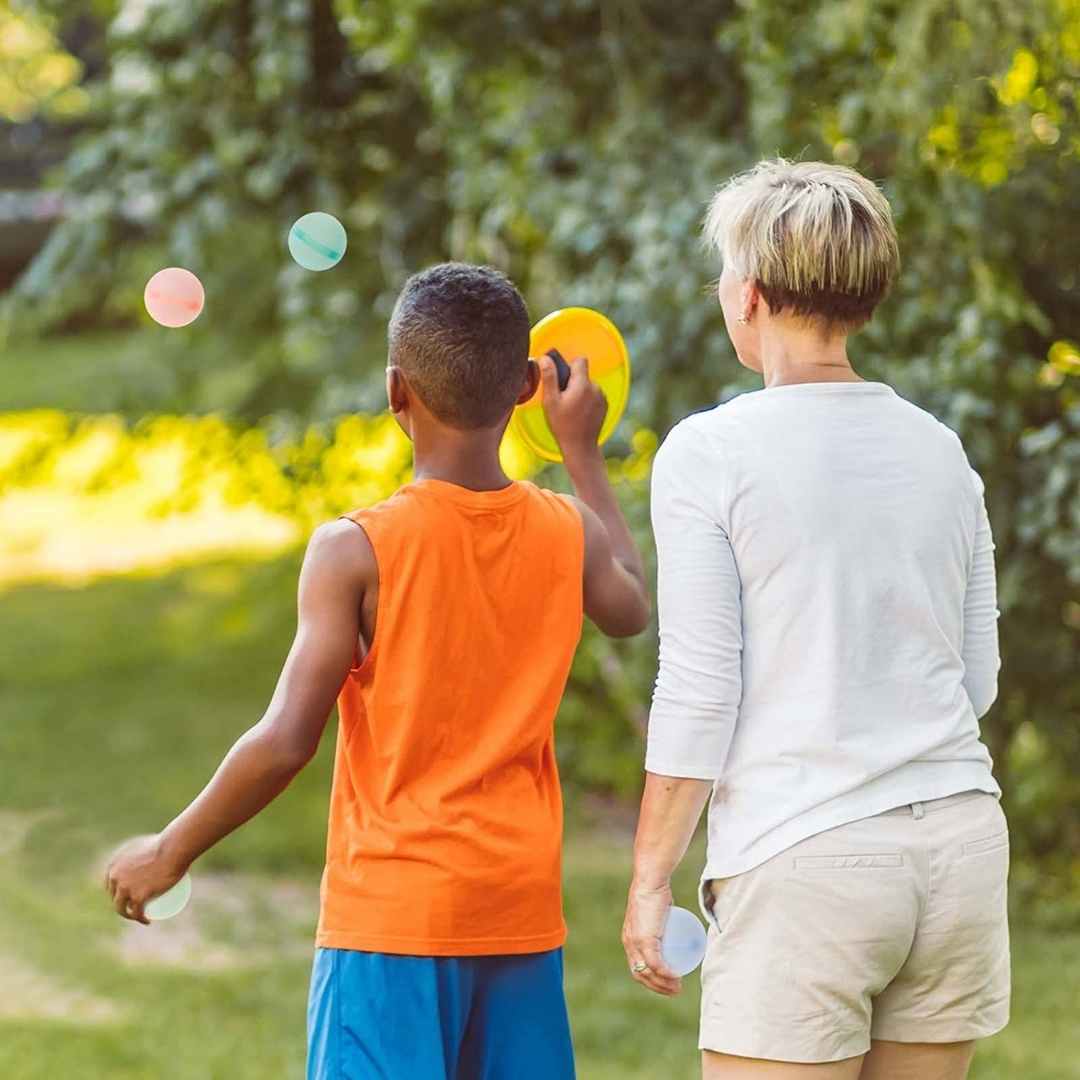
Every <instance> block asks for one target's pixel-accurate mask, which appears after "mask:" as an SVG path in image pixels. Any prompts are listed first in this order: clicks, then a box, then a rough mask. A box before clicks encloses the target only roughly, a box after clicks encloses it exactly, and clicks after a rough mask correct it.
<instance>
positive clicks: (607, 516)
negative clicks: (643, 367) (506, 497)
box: [538, 356, 649, 637]
mask: <svg viewBox="0 0 1080 1080" xmlns="http://www.w3.org/2000/svg"><path fill="white" fill-rule="evenodd" d="M538 362H539V364H540V374H541V378H542V379H543V380H544V412H545V414H546V416H547V421H548V426H549V427H550V428H551V431H552V434H553V435H554V436H555V437H556V439H558V441H559V446H560V447H561V449H562V452H563V460H564V462H565V465H566V471H567V472H568V473H569V475H570V480H571V482H572V483H573V485H574V491H575V492H576V497H571V498H572V499H573V502H574V503H575V504H576V505H577V507H578V509H579V510H580V511H581V517H582V522H583V524H584V528H585V614H586V615H588V616H589V618H590V619H592V621H593V622H594V623H596V625H597V626H598V627H599V628H600V629H601V630H602V631H603V632H604V633H605V634H609V635H610V636H611V637H630V636H631V635H633V634H639V633H641V631H642V630H644V629H645V627H646V625H648V622H649V594H648V584H647V582H646V581H645V569H644V567H643V566H642V562H641V555H640V554H639V552H638V549H637V545H636V544H635V543H634V538H633V536H631V534H630V529H629V527H628V526H627V524H626V519H625V518H624V517H623V513H622V510H621V508H620V507H619V502H618V500H617V499H616V498H615V492H614V491H612V489H611V483H610V481H609V480H608V475H607V467H606V466H605V464H604V456H603V454H602V453H601V452H600V448H599V446H597V443H596V438H597V435H598V433H599V431H600V427H601V425H602V424H603V422H604V415H605V412H606V409H607V402H606V400H605V398H604V395H603V392H602V391H601V390H600V388H599V387H598V386H597V385H596V384H595V383H593V382H590V381H589V365H588V361H587V360H586V359H584V358H581V359H577V360H574V361H573V362H572V363H571V364H570V379H569V381H568V382H567V384H566V389H565V390H562V391H560V390H559V382H558V373H557V371H556V368H555V364H554V362H553V361H552V360H551V358H550V357H547V356H543V357H541V358H540V360H539V361H538Z"/></svg>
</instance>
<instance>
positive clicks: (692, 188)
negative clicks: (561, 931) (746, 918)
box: [18, 0, 1080, 911]
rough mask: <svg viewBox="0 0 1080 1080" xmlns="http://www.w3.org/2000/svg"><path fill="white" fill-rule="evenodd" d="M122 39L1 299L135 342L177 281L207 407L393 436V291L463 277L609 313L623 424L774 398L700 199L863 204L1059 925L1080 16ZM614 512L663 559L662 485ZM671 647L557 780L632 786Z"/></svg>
mask: <svg viewBox="0 0 1080 1080" xmlns="http://www.w3.org/2000/svg"><path fill="white" fill-rule="evenodd" d="M50 6H51V8H52V9H54V10H56V11H63V10H67V9H70V10H71V11H74V9H75V8H76V7H78V5H75V4H70V3H65V2H64V0H53V3H52V4H51V5H50ZM108 40H109V47H110V53H111V61H112V62H111V71H110V74H109V77H108V79H107V80H105V81H103V82H101V83H100V84H99V85H96V86H92V87H90V88H89V89H91V91H92V92H93V95H94V101H95V109H96V112H95V116H96V118H97V119H96V128H95V130H93V131H92V132H91V133H90V134H89V135H88V137H87V138H86V139H85V140H84V142H83V143H82V144H81V145H80V146H79V147H78V148H77V150H76V151H75V153H74V154H73V155H72V157H71V158H70V160H69V161H68V163H67V165H66V167H65V170H64V174H63V176H62V178H61V180H60V182H61V183H62V184H63V185H64V187H65V188H66V189H67V190H68V191H69V192H70V193H71V195H72V196H73V198H74V199H76V200H77V207H78V208H77V210H75V211H73V213H72V216H71V218H70V219H69V220H68V221H67V222H66V223H65V224H64V225H63V226H62V227H60V228H59V229H57V230H56V231H55V233H54V234H53V236H52V238H51V240H50V242H49V244H48V245H47V247H46V248H45V250H44V251H43V252H42V254H41V256H40V257H39V259H38V260H37V262H36V263H35V264H34V265H33V266H32V267H31V269H30V270H29V272H28V273H27V274H26V275H25V276H24V278H23V280H22V282H21V286H20V289H19V294H18V301H19V303H20V308H21V309H25V310H26V311H28V312H31V313H37V317H39V318H44V319H46V320H51V321H53V322H54V323H55V322H56V321H58V320H68V321H69V322H71V321H73V320H77V319H79V318H86V317H87V314H88V313H91V312H92V313H93V314H94V317H95V318H96V317H100V313H101V312H104V313H105V314H106V315H109V316H111V317H113V318H116V319H123V318H129V319H130V318H133V317H135V315H136V314H137V313H138V308H139V302H140V293H141V287H142V284H143V282H144V281H145V280H146V277H147V276H148V275H149V272H151V271H152V270H153V269H156V268H157V267H158V266H160V265H164V264H165V263H167V262H176V263H180V264H182V265H186V266H188V267H190V268H191V269H194V270H195V271H196V272H197V273H199V274H200V276H201V277H202V278H203V280H204V283H205V284H206V286H207V292H208V297H209V301H208V305H207V310H206V313H205V315H204V316H203V318H201V319H200V320H199V322H198V323H197V324H195V325H194V326H193V327H192V328H190V329H189V330H186V331H182V332H179V333H176V334H173V335H170V337H169V340H168V347H169V348H170V349H174V350H175V355H174V356H173V357H172V362H174V363H176V364H178V365H183V368H184V370H185V371H186V372H187V373H188V375H189V376H190V377H189V378H188V379H187V381H186V383H185V385H186V386H187V388H188V390H187V397H186V398H185V401H184V406H185V407H191V408H195V409H200V408H207V407H213V408H222V407H224V408H227V409H230V410H232V411H234V412H235V413H236V414H237V415H240V416H248V417H250V418H252V419H254V418H257V417H258V416H260V415H262V414H264V413H266V412H268V411H272V410H282V409H289V410H294V411H296V412H299V413H301V414H306V415H316V416H318V415H329V414H332V413H334V412H336V411H340V410H341V409H343V408H351V407H356V406H367V407H378V405H379V403H380V398H379V393H380V391H379V372H380V371H381V368H382V355H381V348H382V346H381V334H382V326H383V324H384V321H385V316H386V314H387V311H388V306H389V303H390V302H391V300H392V297H393V295H394V293H395V291H396V289H397V287H398V286H399V285H400V282H401V280H402V278H403V277H404V275H405V274H407V273H408V272H410V271H412V270H414V269H416V268H417V267H419V266H421V265H423V264H424V263H426V262H429V261H432V260H434V259H437V258H445V257H457V258H465V259H472V260H486V261H489V262H493V263H496V264H498V265H500V266H502V267H504V268H506V269H507V270H509V271H510V272H511V273H512V275H513V276H514V277H515V279H517V280H518V281H519V282H520V283H521V284H522V285H523V286H524V288H525V289H526V291H527V294H528V296H529V298H530V301H531V305H532V307H533V310H534V313H535V314H540V313H542V312H543V311H545V310H547V309H550V308H552V307H555V306H561V305H563V304H566V303H582V304H588V305H590V306H594V307H598V308H601V309H603V310H605V311H606V312H607V313H608V314H609V315H611V316H612V317H613V318H614V319H615V320H616V321H617V322H618V323H619V324H620V326H621V327H622V328H623V329H624V331H625V333H626V335H627V338H628V341H629V344H630V346H631V352H632V355H633V358H634V368H635V386H634V391H633V397H632V401H631V413H632V415H633V416H634V417H635V418H636V419H637V420H638V421H639V422H641V423H644V424H646V425H650V426H653V427H655V428H657V429H658V430H660V431H663V430H666V428H667V427H668V426H669V425H670V423H672V422H673V421H674V420H675V419H677V418H678V417H679V416H680V415H682V414H683V413H685V412H686V411H688V410H689V409H691V408H695V407H699V406H701V405H704V404H709V403H712V402H716V401H723V400H726V399H727V398H728V397H730V396H731V395H732V394H734V393H736V392H738V391H740V390H743V389H752V388H754V387H756V386H757V385H758V383H757V380H756V379H755V378H754V377H753V376H750V375H749V374H748V373H744V372H742V371H741V370H740V368H739V366H738V364H737V362H736V361H735V359H734V357H733V355H732V353H731V350H730V346H729V345H728V343H727V341H726V339H725V338H724V336H723V333H722V323H721V321H720V317H719V313H718V311H717V309H716V305H715V304H714V303H712V302H710V300H709V298H708V296H707V286H708V283H709V281H710V278H711V277H712V276H714V275H715V272H716V268H715V267H714V266H711V265H710V264H709V262H708V261H707V260H706V259H705V258H704V257H703V255H702V254H701V253H700V250H699V247H698V230H699V224H700V219H701V215H702V212H703V209H704V204H705V202H706V200H707V199H708V197H709V195H710V194H711V192H712V191H713V189H714V188H715V187H716V186H717V185H718V184H719V183H720V182H722V181H723V180H724V179H725V178H726V177H727V176H728V175H730V174H731V173H732V172H734V171H736V170H738V169H740V168H743V167H745V166H748V165H750V164H752V163H753V162H754V161H755V160H757V159H758V158H760V157H762V156H771V155H773V154H776V153H781V154H784V155H785V156H788V157H798V158H804V159H811V158H812V159H823V160H835V161H840V162H843V163H846V164H851V165H853V166H855V167H857V168H859V169H860V170H862V171H863V172H864V173H866V174H867V175H868V176H870V177H872V178H873V179H875V180H877V181H879V182H880V183H881V184H882V185H883V188H884V189H885V191H886V193H887V195H888V196H889V198H890V200H891V202H892V205H893V207H894V210H895V213H896V219H897V224H898V228H899V232H900V236H901V250H902V256H903V261H904V271H903V276H902V278H901V280H900V282H899V283H898V286H897V288H896V290H895V292H894V294H893V295H892V297H891V298H890V299H889V300H888V301H887V302H886V303H885V304H884V305H883V307H882V309H881V311H880V312H879V314H878V316H877V317H876V318H875V321H874V322H873V324H872V325H871V326H870V327H868V328H867V329H866V330H865V331H863V332H862V333H861V334H860V335H859V336H858V337H857V338H855V339H854V340H853V342H852V346H851V354H852V356H853V359H854V361H855V363H856V365H857V367H858V368H859V370H860V371H861V372H862V373H863V374H864V375H867V376H868V377H872V378H880V379H884V380H886V381H889V382H890V383H891V384H892V385H894V386H895V387H896V388H897V390H898V391H899V392H900V393H902V394H903V395H904V396H906V397H908V398H909V399H911V400H913V401H916V402H917V403H918V404H920V405H922V406H924V407H925V408H928V409H930V410H931V411H932V412H934V413H935V414H936V415H937V416H939V417H940V418H941V419H942V420H944V421H945V422H946V423H947V424H949V425H950V426H951V427H953V428H954V429H955V430H956V431H957V432H958V433H959V434H960V435H961V437H962V438H963V440H964V443H965V445H966V447H967V449H968V453H969V456H970V458H971V460H972V463H973V464H974V465H975V467H976V468H977V469H978V470H979V471H980V473H981V474H982V476H983V477H984V479H985V481H986V486H987V492H988V495H987V498H988V504H989V509H990V515H991V519H992V522H993V526H994V532H995V540H996V544H997V552H996V555H997V564H998V571H999V593H1000V596H999V606H1000V608H1001V610H1002V613H1003V617H1002V622H1001V630H1002V647H1003V658H1004V667H1003V673H1002V674H1003V678H1002V686H1001V693H1000V696H999V700H998V702H997V704H996V705H995V706H994V708H993V710H992V711H991V713H990V714H989V715H988V717H987V718H986V719H985V721H984V731H985V735H986V738H987V740H988V742H989V744H990V746H991V750H992V752H993V754H994V758H995V762H996V766H997V771H998V774H999V776H1000V777H1001V778H1002V781H1003V783H1004V785H1005V787H1006V791H1007V807H1008V809H1009V811H1010V813H1011V816H1012V819H1013V822H1014V826H1015V829H1016V841H1015V848H1014V850H1015V851H1016V853H1017V855H1018V856H1021V858H1019V859H1018V870H1017V874H1016V877H1015V879H1014V880H1015V882H1016V884H1017V890H1018V893H1019V894H1020V895H1022V896H1026V897H1029V898H1030V897H1036V896H1037V897H1039V898H1040V900H1041V901H1042V902H1044V903H1045V904H1046V905H1047V906H1048V910H1053V911H1058V910H1064V908H1061V907H1060V905H1062V904H1064V902H1065V901H1064V898H1065V897H1067V896H1068V895H1070V893H1071V894H1072V895H1073V896H1077V895H1080V675H1078V669H1080V663H1078V657H1080V488H1078V484H1080V479H1078V478H1080V390H1078V387H1080V381H1078V380H1080V345H1078V342H1080V280H1078V277H1077V274H1078V272H1080V270H1078V258H1077V256H1078V254H1080V212H1078V211H1080V161H1078V159H1080V124H1078V104H1080V101H1078V93H1080V78H1078V77H1080V3H1078V2H1077V0H1030V2H1027V3H1024V4H1015V3H1009V2H1007V0H954V2H953V3H950V4H942V3H939V2H938V0H908V2H906V3H899V2H897V0H816V2H814V3H804V2H802V0H775V2H770V3H767V4H765V3H760V4H759V3H753V2H751V0H739V2H734V0H732V2H727V0H720V2H707V0H687V2H685V3H682V4H678V5H674V6H673V5H671V4H670V3H660V2H659V0H636V2H635V0H632V2H629V3H620V4H614V3H611V2H607V0H536V2H529V3H524V2H517V3H500V4H491V3H487V2H480V0H438V2H436V0H395V2H393V3H391V2H389V0H363V2H362V0H339V2H338V3H337V5H336V7H332V6H331V2H330V0H290V2H287V3H281V4H271V3H263V2H257V0H236V2H223V0H197V2H194V0H193V2H191V3H188V4H182V5H178V4H164V3H155V2H150V0H147V2H144V3H141V4H140V3H127V4H124V5H122V6H121V7H120V8H119V13H118V14H117V15H116V17H115V18H114V19H113V21H112V22H111V25H110V27H109V37H108ZM315 208H318V209H326V210H331V211H333V212H335V213H337V215H338V216H339V217H340V218H341V219H342V221H343V222H344V223H345V225H346V227H347V229H348V230H349V237H350V249H349V254H348V255H347V257H346V260H345V261H344V262H343V263H342V265H341V267H339V268H338V269H337V270H335V271H333V272H331V273H329V274H319V275H313V274H305V273H304V272H303V271H300V270H298V268H296V267H294V266H292V265H291V264H290V262H289V261H288V258H287V256H286V255H285V253H284V236H285V232H286V230H287V228H288V225H289V223H290V222H291V221H292V219H293V218H295V217H296V216H298V215H299V214H300V213H302V212H304V211H306V210H309V209H315ZM223 368H225V369H228V370H229V371H231V372H233V373H234V374H233V378H232V379H231V380H230V381H229V382H228V384H227V388H225V387H223V386H222V385H221V384H220V382H215V380H214V375H215V372H219V371H220V370H222V369H223ZM222 395H225V396H226V398H227V400H225V401H222ZM617 449H620V450H621V451H622V452H623V453H628V452H630V447H629V446H628V445H627V444H626V443H625V442H624V443H623V444H622V445H621V447H617ZM627 497H628V502H629V503H630V505H631V513H632V514H633V515H634V516H635V520H636V521H637V522H638V525H639V527H640V528H641V529H642V530H643V531H644V530H645V526H646V524H647V516H646V512H645V499H646V492H645V482H644V481H643V480H641V479H639V480H637V481H632V482H630V487H629V488H628V491H627ZM654 647H655V642H654V641H653V640H652V639H651V637H648V636H647V637H645V638H643V639H642V640H641V641H639V642H636V643H632V644H628V645H620V646H617V647H616V646H611V645H609V644H607V643H604V642H602V641H601V640H600V639H599V638H597V637H594V636H591V635H590V636H589V637H588V638H587V641H586V646H585V648H584V649H583V651H582V655H581V658H580V659H579V661H578V667H577V669H576V674H575V682H574V694H573V695H572V696H571V699H570V702H569V703H568V705H567V714H568V717H569V720H568V728H567V729H566V730H567V735H566V736H565V737H564V740H563V747H562V750H561V753H562V755H563V758H564V761H565V763H566V766H567V769H568V771H569V772H570V773H571V775H572V776H576V777H578V778H580V779H582V780H583V781H593V782H596V781H599V782H601V783H603V784H605V785H607V786H609V787H611V788H612V789H614V790H617V791H624V792H625V791H628V790H631V789H632V788H633V787H634V785H635V784H636V783H637V782H638V780H639V778H640V777H639V760H640V743H639V742H638V741H637V740H636V738H632V737H631V738H628V735H629V736H633V735H634V730H635V725H636V724H637V723H639V722H640V720H641V703H642V702H644V701H646V700H647V697H648V690H649V686H650V684H651V679H652V675H653V672H654V664H655V653H654V651H653V650H654ZM635 717H636V719H635ZM1054 905H1059V906H1057V907H1055V906H1054Z"/></svg>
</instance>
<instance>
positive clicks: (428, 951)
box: [315, 926, 567, 956]
mask: <svg viewBox="0 0 1080 1080" xmlns="http://www.w3.org/2000/svg"><path fill="white" fill-rule="evenodd" d="M566 937H567V930H566V927H565V926H564V927H563V928H562V929H560V930H556V931H554V932H553V933H547V934H533V935H530V936H529V937H484V938H421V937H396V936H387V935H384V934H364V933H355V932H353V931H349V930H324V931H320V932H319V933H317V934H316V935H315V947H316V948H320V949H353V950H356V951H359V952H379V953H398V954H404V955H409V956H510V955H516V954H518V953H534V952H547V951H548V950H550V949H557V948H559V947H560V946H562V945H564V944H565V943H566Z"/></svg>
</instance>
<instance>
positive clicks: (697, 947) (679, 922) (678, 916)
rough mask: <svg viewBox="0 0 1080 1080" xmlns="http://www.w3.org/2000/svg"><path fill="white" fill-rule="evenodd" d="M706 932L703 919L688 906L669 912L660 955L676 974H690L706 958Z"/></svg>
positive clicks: (674, 908) (675, 908)
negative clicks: (687, 908) (689, 909)
mask: <svg viewBox="0 0 1080 1080" xmlns="http://www.w3.org/2000/svg"><path fill="white" fill-rule="evenodd" d="M705 943H706V934H705V927H704V926H702V925H701V920H700V919H699V918H698V917H697V916H696V915H695V914H694V913H693V912H692V911H687V910H686V908H681V907H673V908H672V909H671V911H670V912H668V920H667V924H666V925H665V926H664V936H663V938H662V939H661V941H660V955H661V956H662V957H663V958H664V963H665V964H667V966H668V967H669V968H671V970H672V971H674V972H675V974H676V975H679V976H682V975H689V974H690V972H691V971H693V970H694V968H696V967H697V966H698V964H700V963H701V961H702V960H704V959H705Z"/></svg>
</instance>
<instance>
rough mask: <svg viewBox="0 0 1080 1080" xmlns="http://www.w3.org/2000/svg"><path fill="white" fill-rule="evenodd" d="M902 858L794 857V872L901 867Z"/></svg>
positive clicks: (849, 856)
mask: <svg viewBox="0 0 1080 1080" xmlns="http://www.w3.org/2000/svg"><path fill="white" fill-rule="evenodd" d="M903 865H904V856H903V855H900V854H897V853H895V852H890V853H887V854H873V853H868V854H862V855H796V856H795V869H796V870H864V869H871V868H873V867H880V866H903Z"/></svg>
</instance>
